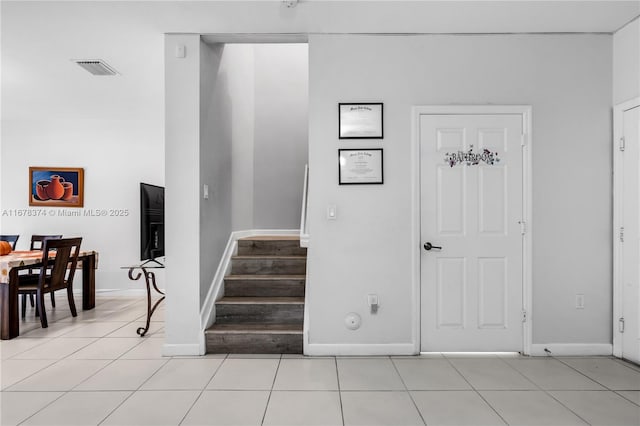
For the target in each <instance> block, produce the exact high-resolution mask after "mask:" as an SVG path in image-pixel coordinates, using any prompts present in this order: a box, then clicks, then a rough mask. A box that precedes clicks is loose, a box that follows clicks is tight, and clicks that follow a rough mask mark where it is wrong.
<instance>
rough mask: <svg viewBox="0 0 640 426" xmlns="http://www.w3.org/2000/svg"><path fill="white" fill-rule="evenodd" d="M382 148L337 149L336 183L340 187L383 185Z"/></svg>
mask: <svg viewBox="0 0 640 426" xmlns="http://www.w3.org/2000/svg"><path fill="white" fill-rule="evenodd" d="M382 157H383V156H382V148H377V149H339V150H338V183H339V184H340V185H371V184H383V183H384V175H383V158H382Z"/></svg>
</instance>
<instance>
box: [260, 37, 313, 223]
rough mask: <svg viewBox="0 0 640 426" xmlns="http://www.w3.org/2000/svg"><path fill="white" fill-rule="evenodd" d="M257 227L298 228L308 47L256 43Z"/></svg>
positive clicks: (305, 154)
mask: <svg viewBox="0 0 640 426" xmlns="http://www.w3.org/2000/svg"><path fill="white" fill-rule="evenodd" d="M254 52H255V124H254V129H255V130H254V138H255V142H254V144H255V150H254V155H253V164H254V172H253V177H254V188H253V196H254V203H253V216H254V224H253V225H254V226H253V229H298V228H299V227H300V206H301V203H302V183H303V179H304V165H305V164H307V151H308V148H307V145H308V143H307V134H308V126H307V123H308V121H307V105H308V102H309V97H308V75H309V69H308V47H307V45H306V44H257V45H254Z"/></svg>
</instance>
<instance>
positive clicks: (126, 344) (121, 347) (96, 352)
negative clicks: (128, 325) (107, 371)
mask: <svg viewBox="0 0 640 426" xmlns="http://www.w3.org/2000/svg"><path fill="white" fill-rule="evenodd" d="M138 344H140V340H139V339H136V338H135V337H129V338H117V337H114V338H111V337H107V338H104V339H98V340H97V341H95V342H93V343H91V344H90V345H87V346H85V347H84V348H82V349H80V350H79V351H77V352H74V353H72V354H71V355H69V356H68V359H112V360H113V359H118V358H120V357H121V356H122V355H124V354H125V353H127V352H128V351H130V350H131V349H132V348H133V347H135V346H137V345H138Z"/></svg>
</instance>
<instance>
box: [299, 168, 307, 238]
mask: <svg viewBox="0 0 640 426" xmlns="http://www.w3.org/2000/svg"><path fill="white" fill-rule="evenodd" d="M308 197H309V165H308V164H305V166H304V186H303V188H302V209H301V212H300V247H309V229H308V226H309V223H308V220H307V219H308V218H307V214H308V211H307V207H308V203H309V200H308Z"/></svg>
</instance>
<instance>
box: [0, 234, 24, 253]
mask: <svg viewBox="0 0 640 426" xmlns="http://www.w3.org/2000/svg"><path fill="white" fill-rule="evenodd" d="M18 238H20V235H0V241H6V242H8V243H9V244H11V250H15V249H16V244H17V243H18Z"/></svg>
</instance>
